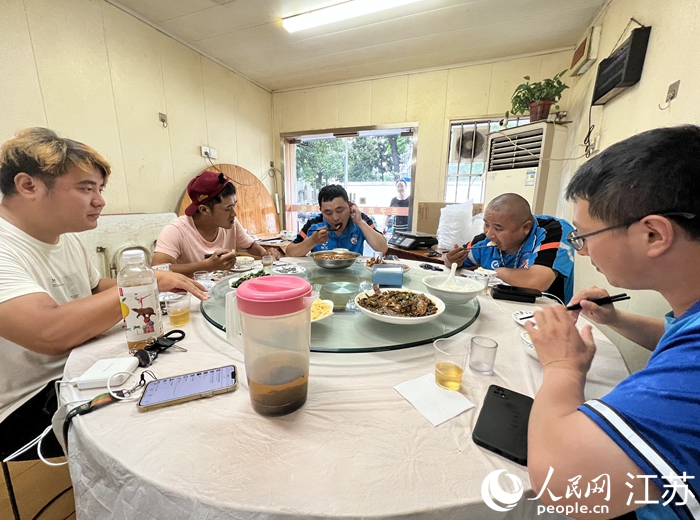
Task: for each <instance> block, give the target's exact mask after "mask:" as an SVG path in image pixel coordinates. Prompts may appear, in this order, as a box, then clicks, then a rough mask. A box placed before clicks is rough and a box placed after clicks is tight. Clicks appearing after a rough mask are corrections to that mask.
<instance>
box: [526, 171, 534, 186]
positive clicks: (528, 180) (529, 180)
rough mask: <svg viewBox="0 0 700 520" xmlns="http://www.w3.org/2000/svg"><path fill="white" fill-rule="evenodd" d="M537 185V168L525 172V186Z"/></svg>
mask: <svg viewBox="0 0 700 520" xmlns="http://www.w3.org/2000/svg"><path fill="white" fill-rule="evenodd" d="M534 185H535V170H530V171H529V172H525V186H534Z"/></svg>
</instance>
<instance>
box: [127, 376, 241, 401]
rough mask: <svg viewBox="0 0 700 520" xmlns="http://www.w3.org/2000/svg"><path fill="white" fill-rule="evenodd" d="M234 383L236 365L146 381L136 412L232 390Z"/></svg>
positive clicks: (235, 383)
mask: <svg viewBox="0 0 700 520" xmlns="http://www.w3.org/2000/svg"><path fill="white" fill-rule="evenodd" d="M237 386H238V378H237V376H236V366H235V365H228V366H225V367H219V368H212V369H210V370H201V371H199V372H192V373H190V374H183V375H181V376H175V377H169V378H167V379H156V380H155V381H151V382H150V383H148V384H147V385H146V388H144V390H143V395H141V399H139V402H138V404H137V406H136V407H137V409H138V411H139V412H145V411H147V410H155V409H156V408H163V407H164V406H170V405H171V404H178V403H184V402H186V401H192V400H194V399H200V398H202V397H211V396H213V395H217V394H224V393H226V392H233V391H234V390H235V389H236V387H237Z"/></svg>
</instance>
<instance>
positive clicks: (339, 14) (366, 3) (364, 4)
mask: <svg viewBox="0 0 700 520" xmlns="http://www.w3.org/2000/svg"><path fill="white" fill-rule="evenodd" d="M418 1H419V0H348V1H347V2H342V3H340V4H335V5H331V6H328V7H324V8H322V9H316V10H315V11H309V12H308V13H302V14H298V15H296V16H290V17H289V18H284V19H283V20H282V26H283V27H284V28H285V29H287V31H289V32H290V33H293V32H297V31H302V30H304V29H310V28H312V27H318V26H320V25H326V24H329V23H333V22H339V21H341V20H348V19H349V18H355V17H357V16H362V15H364V14H370V13H376V12H377V11H384V10H385V9H391V8H392V7H398V6H400V5H404V4H412V3H413V2H418Z"/></svg>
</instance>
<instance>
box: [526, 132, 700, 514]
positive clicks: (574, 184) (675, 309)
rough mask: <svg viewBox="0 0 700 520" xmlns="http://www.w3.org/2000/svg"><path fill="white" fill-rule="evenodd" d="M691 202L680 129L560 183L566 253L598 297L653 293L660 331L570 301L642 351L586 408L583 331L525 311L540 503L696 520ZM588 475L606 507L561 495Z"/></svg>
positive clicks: (589, 351) (696, 158) (532, 461)
mask: <svg viewBox="0 0 700 520" xmlns="http://www.w3.org/2000/svg"><path fill="white" fill-rule="evenodd" d="M699 193H700V127H697V126H690V125H688V126H682V127H674V128H659V129H655V130H650V131H648V132H644V133H641V134H638V135H636V136H633V137H630V138H629V139H626V140H624V141H621V142H619V143H617V144H615V145H613V146H611V147H610V148H608V149H607V150H605V151H604V152H603V153H602V154H600V155H598V156H597V157H595V158H593V159H591V160H590V161H588V162H587V163H586V164H584V165H583V166H582V167H581V168H579V170H578V171H577V172H576V174H575V175H574V177H573V178H572V180H571V182H570V183H569V186H568V188H567V191H566V196H567V198H568V199H569V200H571V201H573V204H574V224H575V225H576V227H577V229H576V231H575V232H573V233H571V234H570V235H569V238H568V240H569V242H570V243H571V245H572V246H573V247H574V248H575V249H576V250H577V251H578V252H579V254H581V255H583V256H588V257H589V258H590V260H591V263H592V264H593V265H594V266H595V268H596V269H597V270H598V271H599V272H601V273H602V274H604V275H605V277H606V278H607V280H608V282H609V283H610V284H611V285H614V286H616V287H625V288H629V289H647V290H654V291H657V292H658V293H659V294H660V295H661V296H663V297H664V298H665V299H666V300H667V301H668V303H669V304H670V306H671V309H672V310H671V312H669V313H668V314H667V315H666V317H665V320H662V319H652V318H647V317H642V316H636V315H633V314H629V313H626V312H622V311H620V310H617V309H615V308H614V306H613V305H604V306H598V305H596V304H594V303H592V302H591V301H589V300H592V299H594V298H598V297H602V296H605V295H607V291H605V290H603V289H599V288H597V287H594V288H591V289H586V290H584V291H581V292H580V293H578V294H576V295H575V296H574V297H573V299H572V303H577V302H580V304H581V307H582V310H581V312H582V313H583V314H584V315H585V316H586V317H588V318H590V319H591V320H593V321H594V322H597V323H601V324H605V325H607V326H609V327H610V328H612V329H613V330H615V331H617V332H618V333H620V334H622V335H623V336H624V337H626V338H628V339H630V340H631V341H633V342H635V343H637V344H639V345H640V346H642V347H645V348H647V349H649V350H652V354H651V357H650V358H649V362H648V364H647V366H646V367H645V368H643V369H642V370H640V371H639V372H636V373H634V374H632V375H631V376H629V377H628V378H627V379H625V380H624V381H622V382H621V383H620V384H619V385H617V386H616V387H615V388H614V389H613V390H612V391H611V392H610V393H609V394H607V395H606V396H604V397H602V398H601V399H591V400H588V401H586V399H585V397H584V385H585V381H586V373H587V372H588V369H589V368H590V366H591V362H592V361H593V356H594V354H595V344H594V342H593V336H592V334H591V326H590V325H586V326H584V327H583V329H582V330H581V331H580V332H579V330H578V329H577V328H576V327H575V326H574V321H573V320H572V318H574V319H575V318H576V317H577V316H576V314H575V313H573V312H567V311H566V310H565V309H564V307H560V306H551V307H547V308H545V309H544V310H543V311H541V312H536V313H535V319H536V320H537V328H535V327H533V326H532V325H529V324H528V325H526V328H527V330H528V332H529V333H530V336H531V337H532V340H533V343H534V344H535V348H536V349H537V354H538V356H539V359H540V362H541V363H542V367H543V369H544V375H543V382H542V387H541V388H540V390H539V392H538V393H537V396H536V397H535V402H534V406H533V408H532V413H531V415H530V427H529V433H528V470H529V473H530V479H531V482H532V485H533V487H534V488H535V490H536V491H538V492H542V496H541V499H542V500H543V501H544V502H545V503H548V504H557V505H567V504H568V505H572V504H573V502H575V501H578V503H579V507H580V505H581V504H587V505H588V506H592V505H593V504H596V503H597V504H603V505H607V506H608V507H609V513H608V515H607V516H605V515H603V516H596V518H611V517H614V516H618V515H621V514H623V513H626V512H629V511H632V510H635V509H636V511H635V513H636V516H637V518H639V519H651V518H655V519H668V518H672V519H679V518H680V519H689V518H700V503H699V502H698V497H700V269H698V258H700V197H698V194H699ZM640 296H641V295H640ZM550 468H551V469H550ZM599 475H606V477H604V478H605V479H609V500H608V501H607V502H606V501H603V500H602V498H601V495H597V496H596V495H591V496H589V497H588V498H585V497H582V498H577V497H576V496H572V495H571V494H570V493H568V492H567V488H570V486H571V480H570V479H572V478H575V477H577V476H580V482H581V483H585V482H591V481H592V480H593V479H595V478H597V477H598V476H599ZM545 488H546V491H545ZM550 493H551V494H550ZM555 497H562V498H561V500H558V501H557V500H556V499H555ZM572 516H574V517H577V518H586V517H587V515H586V514H580V515H579V516H577V515H572ZM588 517H590V515H588Z"/></svg>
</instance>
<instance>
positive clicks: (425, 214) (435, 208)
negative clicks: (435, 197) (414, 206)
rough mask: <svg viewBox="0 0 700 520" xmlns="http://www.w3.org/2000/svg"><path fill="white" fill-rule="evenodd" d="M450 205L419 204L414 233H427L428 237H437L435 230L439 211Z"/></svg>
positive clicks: (441, 203) (438, 219)
mask: <svg viewBox="0 0 700 520" xmlns="http://www.w3.org/2000/svg"><path fill="white" fill-rule="evenodd" d="M450 204H452V203H450V202H419V203H418V221H417V222H416V231H418V232H419V233H428V234H429V235H437V228H438V224H439V223H440V210H441V209H442V208H444V207H445V206H448V205H450Z"/></svg>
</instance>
